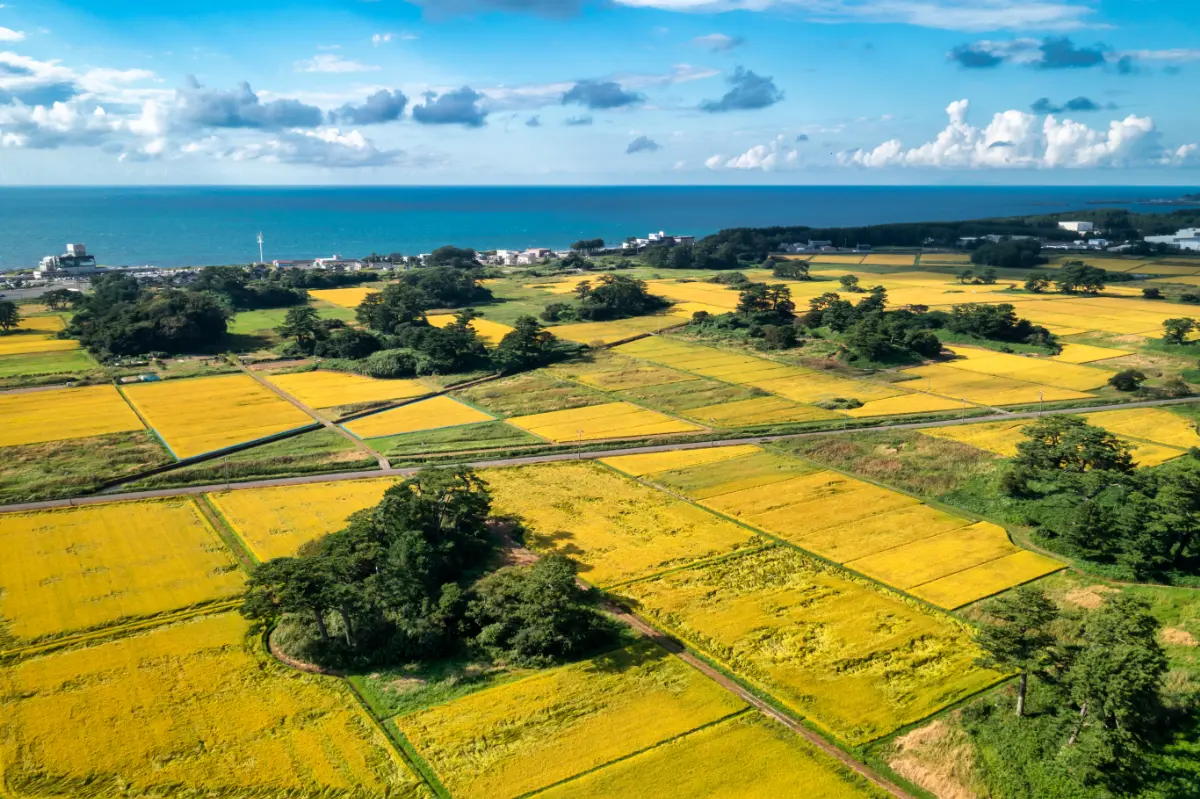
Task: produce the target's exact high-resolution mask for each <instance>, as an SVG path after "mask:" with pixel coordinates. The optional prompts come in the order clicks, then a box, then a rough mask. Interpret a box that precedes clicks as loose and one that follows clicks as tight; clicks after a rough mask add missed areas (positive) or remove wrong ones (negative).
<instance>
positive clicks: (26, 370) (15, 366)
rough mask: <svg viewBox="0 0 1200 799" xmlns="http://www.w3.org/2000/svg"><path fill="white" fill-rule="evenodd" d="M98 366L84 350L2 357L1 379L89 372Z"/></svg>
mask: <svg viewBox="0 0 1200 799" xmlns="http://www.w3.org/2000/svg"><path fill="white" fill-rule="evenodd" d="M98 366H99V365H98V364H97V363H96V361H95V360H94V359H93V358H92V356H90V355H88V354H87V352H85V351H84V350H70V351H67V352H31V353H29V354H26V355H4V356H0V378H3V377H22V376H25V375H55V374H70V373H77V372H87V371H91V370H92V369H96V368H98Z"/></svg>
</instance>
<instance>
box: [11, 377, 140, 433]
mask: <svg viewBox="0 0 1200 799" xmlns="http://www.w3.org/2000/svg"><path fill="white" fill-rule="evenodd" d="M0 419H3V420H4V423H3V424H0V447H13V446H19V445H23V444H41V443H44V442H46V441H63V440H66V439H71V438H88V437H90V436H101V435H106V434H108V433H128V432H130V431H134V430H142V429H144V428H143V427H142V422H141V420H140V419H138V416H137V414H136V413H134V412H133V409H132V408H130V407H129V404H128V403H126V402H125V398H124V397H122V396H121V393H120V392H119V391H117V389H116V388H114V387H113V386H85V387H82V388H64V389H54V390H50V391H31V392H26V393H15V394H3V395H0Z"/></svg>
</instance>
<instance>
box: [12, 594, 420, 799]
mask: <svg viewBox="0 0 1200 799" xmlns="http://www.w3.org/2000/svg"><path fill="white" fill-rule="evenodd" d="M247 634H248V623H247V622H246V621H244V620H243V619H242V618H241V617H240V616H238V615H237V614H235V613H225V614H220V615H212V616H204V617H200V618H198V619H195V620H190V621H183V622H177V623H175V624H173V625H171V626H166V627H160V628H158V629H155V630H152V631H149V632H145V633H139V634H135V635H130V636H128V637H126V638H122V639H119V640H115V641H111V642H107V643H100V644H94V645H92V646H89V647H87V648H83V649H73V650H66V651H60V652H56V653H52V654H48V655H42V656H38V657H32V658H28V659H25V660H22V661H20V662H18V663H16V664H14V665H12V666H10V667H8V668H6V669H5V670H3V671H2V672H0V705H3V706H4V707H5V712H4V713H3V714H2V715H0V787H2V788H3V790H4V793H5V795H8V796H12V797H14V799H16V798H17V797H33V796H50V795H53V796H71V797H96V799H100V798H101V797H108V796H116V795H120V796H130V797H134V796H183V795H187V796H192V795H195V796H245V795H251V794H252V795H254V796H256V797H263V799H275V798H276V797H278V799H285V797H291V796H301V795H302V796H310V797H329V798H330V799H332V797H334V796H361V797H364V799H383V797H385V796H387V797H403V798H404V799H416V797H426V796H428V795H429V794H428V793H427V791H426V790H425V788H424V785H423V784H422V783H421V782H419V781H418V780H417V778H416V777H415V776H414V775H413V774H412V773H411V772H410V771H408V770H407V768H406V767H405V765H404V764H403V763H402V762H401V761H400V760H399V758H398V757H397V755H396V754H395V753H394V752H393V751H392V750H391V749H390V748H389V745H388V743H387V742H386V740H385V739H384V737H383V735H382V733H381V732H380V731H379V730H378V729H377V728H376V727H374V726H373V725H372V723H371V721H370V720H369V719H368V718H367V717H366V716H365V714H364V713H363V712H362V711H361V710H360V709H359V708H358V707H357V706H356V705H355V703H354V700H353V699H352V698H351V697H350V696H349V693H348V691H347V689H346V688H345V687H344V686H342V685H340V684H339V683H338V682H337V681H335V680H333V679H331V678H327V677H314V676H311V675H305V674H300V673H299V672H295V671H290V670H287V669H284V668H283V667H281V666H279V665H278V664H275V663H274V662H272V661H270V660H268V659H267V658H266V657H265V656H263V655H262V654H261V653H259V652H257V651H256V649H255V648H254V646H255V643H256V642H255V641H254V640H253V639H248V638H247Z"/></svg>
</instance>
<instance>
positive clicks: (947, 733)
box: [888, 719, 979, 799]
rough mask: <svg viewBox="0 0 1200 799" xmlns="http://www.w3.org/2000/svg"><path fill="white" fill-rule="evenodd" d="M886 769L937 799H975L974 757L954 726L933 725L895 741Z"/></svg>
mask: <svg viewBox="0 0 1200 799" xmlns="http://www.w3.org/2000/svg"><path fill="white" fill-rule="evenodd" d="M894 747H895V748H894V751H893V754H892V755H891V757H890V758H889V759H888V765H889V766H891V767H892V769H893V770H894V771H895V772H896V773H897V774H899V775H901V776H902V777H904V778H905V779H907V780H910V781H911V782H914V783H916V784H917V785H919V786H921V787H922V788H924V789H925V790H927V791H929V792H930V793H931V794H933V795H934V796H936V797H938V799H979V795H978V794H977V793H975V791H974V790H973V789H972V788H971V782H972V775H973V774H974V771H975V755H974V752H973V751H972V750H971V743H970V741H968V740H967V735H966V733H965V732H963V731H962V729H960V728H959V727H958V726H957V725H956V724H955V723H954V722H946V721H943V720H940V719H939V720H938V721H934V722H932V723H931V724H927V725H925V726H924V727H918V728H917V729H915V730H913V731H912V732H910V733H908V734H907V735H902V736H900V737H899V738H897V739H896V741H895V744H894Z"/></svg>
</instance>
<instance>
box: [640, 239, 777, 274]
mask: <svg viewBox="0 0 1200 799" xmlns="http://www.w3.org/2000/svg"><path fill="white" fill-rule="evenodd" d="M766 257H767V253H765V252H764V253H762V255H761V256H760V257H758V258H755V259H754V262H755V263H758V262H760V261H762V260H763V259H765V258H766ZM642 259H643V260H644V261H645V262H646V265H647V266H652V267H654V268H656V269H736V268H737V267H738V266H740V265H741V262H740V260H739V258H738V250H737V248H736V247H735V246H734V245H732V244H730V243H721V242H718V241H716V240H715V238H714V237H712V236H709V237H708V238H706V239H703V240H701V241H698V242H696V243H695V244H675V245H655V246H652V247H649V248H647V249H646V251H645V252H643V253H642Z"/></svg>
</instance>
